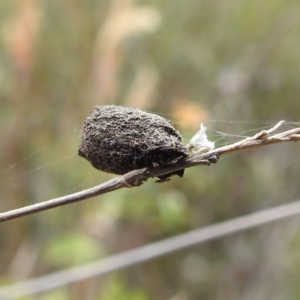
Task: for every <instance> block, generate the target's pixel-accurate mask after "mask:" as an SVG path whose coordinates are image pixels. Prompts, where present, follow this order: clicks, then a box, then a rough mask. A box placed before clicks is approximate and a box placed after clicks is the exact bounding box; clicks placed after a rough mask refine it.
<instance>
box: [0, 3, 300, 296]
mask: <svg viewBox="0 0 300 300" xmlns="http://www.w3.org/2000/svg"><path fill="white" fill-rule="evenodd" d="M298 2H299V1H298V0H290V1H284V0H272V1H259V0H252V1H250V0H242V1H240V0H216V1H209V0H202V1H195V0H187V1H182V0H173V1H161V0H151V1H150V0H142V1H138V0H136V1H124V0H114V1H108V0H101V1H98V0H89V1H51V0H43V1H35V0H22V1H19V0H18V1H17V0H2V1H0V104H1V109H0V136H1V151H0V199H1V200H0V210H1V211H7V210H11V209H15V208H18V207H22V206H25V205H30V204H33V203H35V202H40V201H44V200H47V199H51V198H55V197H59V196H62V195H66V194H70V193H73V192H76V191H80V190H83V189H85V188H88V187H92V186H95V185H97V184H100V183H102V182H104V181H106V180H108V179H110V178H112V175H110V174H106V173H102V172H99V171H97V170H96V169H94V168H92V167H91V166H90V164H89V163H87V162H86V161H84V160H83V159H82V158H80V157H79V156H78V155H77V150H78V146H79V143H80V139H79V136H80V129H81V127H82V123H83V120H84V119H85V118H86V116H87V115H88V113H89V112H90V111H91V110H92V109H93V107H94V106H95V105H102V104H121V105H124V106H131V107H139V108H141V109H144V110H147V111H149V112H156V113H158V114H161V115H162V116H164V117H166V118H170V119H171V120H172V121H173V122H174V126H175V127H176V128H177V129H179V130H180V131H181V133H182V135H183V136H184V141H185V142H188V141H189V139H190V138H191V137H192V135H193V134H194V133H195V132H196V131H197V130H198V128H199V125H200V123H201V122H203V123H204V124H205V125H206V126H207V127H208V134H209V137H210V139H211V140H213V141H216V143H217V145H222V144H225V143H230V142H233V141H235V140H237V139H239V138H240V137H242V136H245V135H251V134H252V133H254V132H256V131H258V127H259V129H261V128H262V127H265V126H268V125H269V124H266V122H265V121H267V120H274V122H276V121H279V120H281V119H287V120H289V121H299V111H300V101H299V94H300V85H299V78H300V68H299V61H300V51H299V48H300V39H299V36H300V21H299V13H300V7H299V3H298ZM214 120H218V122H215V121H214ZM236 120H241V121H242V122H235V121H236ZM243 120H248V122H243ZM251 120H258V121H251ZM222 121H225V122H222ZM232 121H233V122H232ZM271 122H273V121H271ZM267 123H268V122H267ZM218 131H221V132H225V133H229V134H232V135H235V137H234V136H227V137H225V138H224V136H221V137H220V135H219V134H218ZM298 156H299V145H297V144H290V145H274V146H271V147H264V148H261V149H258V150H251V151H248V152H243V153H239V154H237V155H233V156H227V157H222V159H221V160H220V161H219V163H218V164H217V165H213V166H211V167H206V166H203V167H198V168H192V169H190V170H186V171H185V175H184V177H183V178H182V179H180V178H172V180H171V181H170V182H168V183H164V184H156V183H154V182H153V181H151V180H149V181H148V182H147V183H146V184H144V185H143V186H141V187H138V188H130V189H129V188H128V189H122V190H118V191H116V192H112V193H108V194H105V195H102V196H99V197H95V198H94V199H88V200H86V201H82V202H80V203H74V204H72V205H67V206H63V207H59V208H55V209H52V210H51V211H45V212H42V213H39V214H35V215H32V216H28V217H23V218H20V219H18V220H14V221H10V222H6V223H2V224H1V228H0V249H1V251H0V274H1V275H0V282H1V285H5V284H6V283H8V282H15V281H18V282H22V281H23V280H25V279H26V278H31V277H36V276H39V275H43V274H48V273H50V272H55V271H60V270H62V269H64V268H67V267H73V266H77V265H80V264H83V263H85V262H91V261H94V260H97V259H101V258H102V257H104V255H105V256H109V255H112V254H115V253H120V252H122V251H125V250H128V249H132V248H135V247H138V246H141V245H146V244H148V243H151V242H154V241H157V240H161V239H164V238H166V237H170V236H175V235H177V234H180V233H182V232H186V231H188V230H193V229H195V228H199V227H202V226H206V225H209V224H213V223H216V222H219V221H223V220H226V219H229V218H234V217H238V216H240V215H244V214H247V213H251V212H253V211H258V210H261V209H263V208H267V207H272V206H275V205H277V204H279V203H283V202H287V201H292V200H295V199H297V198H298V197H299V194H300V186H299V177H300V171H299V170H300V169H299V163H298V161H297V158H298ZM278 224H279V223H278ZM298 225H299V224H298V222H297V221H294V222H293V221H287V222H284V223H280V225H278V226H276V225H270V226H269V227H267V229H262V228H258V229H256V230H253V231H251V232H250V233H243V234H239V235H236V236H234V237H231V238H229V237H227V238H224V239H222V240H220V241H215V242H210V243H206V244H203V245H201V247H197V248H196V249H186V250H183V251H180V252H178V253H176V254H172V255H166V256H164V257H162V258H160V259H158V260H154V261H151V262H148V263H145V264H141V265H140V266H138V268H139V272H138V274H137V273H136V272H134V271H132V269H131V268H129V269H128V270H127V271H126V273H125V272H124V273H123V272H117V271H116V273H115V274H114V275H113V276H112V277H101V278H100V279H99V281H100V283H99V293H98V292H94V289H93V285H95V284H94V280H98V279H90V280H87V281H85V282H84V283H76V284H74V285H71V286H70V287H66V288H63V289H59V290H57V291H52V292H49V293H46V294H45V295H41V296H33V297H40V298H41V299H75V300H76V299H85V298H86V299H87V298H88V297H89V296H88V295H91V296H90V298H91V299H93V296H94V295H96V296H95V297H94V298H95V299H98V298H99V299H100V300H102V299H104V300H106V299H125V300H126V299H141V300H142V299H172V297H173V298H174V299H176V295H179V296H178V298H180V297H181V296H180V295H186V298H188V299H208V300H210V299H232V300H235V299H275V300H276V299H299V293H300V292H299V288H298V286H299V285H297V283H298V282H299V280H300V274H299V270H298V267H297V265H298V264H297V263H295V262H298V261H299V255H298V253H299V247H300V245H299V226H298ZM25 262H26V264H25ZM107 278H108V279H107ZM102 280H103V281H104V282H105V283H106V284H102ZM174 295H175V296H174ZM33 297H27V298H28V299H31V298H33ZM97 297H98V298H97ZM181 298H183V299H184V296H182V297H181Z"/></svg>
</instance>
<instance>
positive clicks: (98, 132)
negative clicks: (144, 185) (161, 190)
mask: <svg viewBox="0 0 300 300" xmlns="http://www.w3.org/2000/svg"><path fill="white" fill-rule="evenodd" d="M81 138H82V141H81V144H80V146H79V151H78V154H79V155H80V156H82V157H84V158H86V159H87V160H88V161H89V162H90V163H91V164H92V165H93V166H94V167H95V168H96V169H99V170H102V171H104V172H108V173H114V174H119V175H122V174H125V173H127V172H129V171H132V170H135V169H140V168H144V167H148V168H155V167H158V166H162V165H165V164H168V163H170V162H173V161H175V162H176V161H177V160H179V159H181V158H184V157H187V156H188V153H189V151H188V149H187V148H186V147H185V146H184V145H183V144H182V143H181V139H182V137H181V135H180V133H179V131H177V130H176V129H175V128H174V127H173V126H172V125H171V124H170V122H169V121H168V120H166V119H165V118H163V117H161V116H158V115H155V114H151V113H147V112H144V111H142V110H140V109H135V108H128V107H123V106H115V105H104V106H96V107H95V108H94V109H93V110H92V111H91V112H90V114H89V115H88V117H87V118H86V120H85V121H84V124H83V128H82V133H81ZM183 173H184V170H179V171H176V172H172V173H169V174H166V175H162V176H158V178H159V180H158V182H163V181H166V180H168V179H169V178H170V177H171V176H172V175H178V176H180V177H182V176H183Z"/></svg>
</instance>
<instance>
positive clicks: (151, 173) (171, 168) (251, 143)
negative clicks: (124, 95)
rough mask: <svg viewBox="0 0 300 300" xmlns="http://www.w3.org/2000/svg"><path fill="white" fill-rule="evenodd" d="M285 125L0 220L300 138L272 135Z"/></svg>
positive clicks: (299, 134) (293, 133) (298, 134)
mask: <svg viewBox="0 0 300 300" xmlns="http://www.w3.org/2000/svg"><path fill="white" fill-rule="evenodd" d="M282 124H284V121H280V122H279V123H278V124H276V125H275V126H274V127H273V128H271V129H270V130H262V131H261V132H259V133H257V134H256V135H254V136H253V137H247V138H245V139H243V140H241V141H239V142H236V143H233V144H231V145H227V146H223V147H220V148H217V149H214V150H211V151H209V152H206V153H200V154H197V153H195V154H190V155H189V156H188V157H187V158H185V159H182V160H179V161H178V162H176V163H174V164H172V165H166V166H161V167H157V168H152V169H149V168H144V169H139V170H133V171H131V172H128V173H126V174H124V175H122V176H117V177H115V178H113V179H111V180H109V181H107V182H104V183H102V184H100V185H98V186H95V187H92V188H90V189H86V190H84V191H81V192H78V193H74V194H70V195H67V196H63V197H59V198H55V199H52V200H48V201H45V202H42V203H37V204H34V205H29V206H26V207H23V208H18V209H15V210H11V211H8V212H5V213H1V214H0V222H4V221H8V220H11V219H15V218H19V217H21V216H25V215H29V214H33V213H36V212H39V211H43V210H47V209H50V208H53V207H57V206H62V205H66V204H69V203H73V202H77V201H81V200H84V199H88V198H92V197H95V196H98V195H102V194H105V193H108V192H111V191H115V190H118V189H121V188H125V187H127V188H128V187H135V186H139V185H141V184H143V182H145V181H147V179H149V178H151V177H157V176H161V175H165V174H169V173H171V172H175V171H178V170H182V169H186V168H190V167H194V166H199V165H210V164H212V163H216V162H217V161H218V160H219V158H220V156H221V155H224V154H227V153H232V152H238V151H241V150H246V149H250V148H255V147H261V146H266V145H271V144H275V143H281V142H290V141H293V142H297V141H299V140H300V128H295V129H291V130H288V131H284V132H281V133H277V134H274V132H275V131H276V130H278V128H279V127H280V126H281V125H282Z"/></svg>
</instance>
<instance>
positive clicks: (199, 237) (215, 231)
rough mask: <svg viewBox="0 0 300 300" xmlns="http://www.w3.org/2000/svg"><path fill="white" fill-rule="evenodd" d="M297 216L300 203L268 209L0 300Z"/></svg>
mask: <svg viewBox="0 0 300 300" xmlns="http://www.w3.org/2000/svg"><path fill="white" fill-rule="evenodd" d="M299 214H300V200H298V201H295V202H292V203H288V204H284V205H280V206H277V207H273V208H268V209H265V210H262V211H259V212H255V213H251V214H249V215H245V216H241V217H238V218H234V219H231V220H227V221H224V222H220V223H217V224H213V225H209V226H206V227H203V228H200V229H196V230H193V231H189V232H187V233H183V234H180V235H177V236H175V237H171V238H168V239H165V240H162V241H158V242H155V243H151V244H149V245H146V246H142V247H138V248H135V249H132V250H128V251H125V252H122V253H119V254H115V255H112V256H110V257H107V258H104V259H101V260H98V261H94V262H91V263H88V264H84V265H81V266H77V267H73V268H70V269H66V270H62V271H59V272H55V273H52V274H48V275H44V276H41V277H37V278H33V279H29V280H26V281H23V282H21V283H16V284H12V285H9V286H4V287H0V299H1V300H12V299H19V298H23V297H26V296H29V295H33V294H37V293H43V292H46V291H49V290H52V289H55V288H60V287H63V286H66V285H68V284H74V283H76V282H78V281H82V280H86V279H89V278H93V277H95V276H100V275H104V274H107V273H110V272H113V271H116V270H120V269H123V268H126V267H130V266H132V265H136V264H139V263H142V262H145V261H149V260H151V259H154V258H157V257H160V256H163V255H166V254H169V253H172V252H175V251H178V250H181V249H185V248H188V247H192V246H195V245H198V244H201V243H204V242H207V241H211V240H214V239H217V238H221V237H224V236H227V235H229V234H233V233H237V232H241V231H244V230H248V229H251V228H254V227H257V226H261V225H264V224H268V223H270V222H274V221H278V220H282V219H285V218H288V217H292V216H295V215H299Z"/></svg>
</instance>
